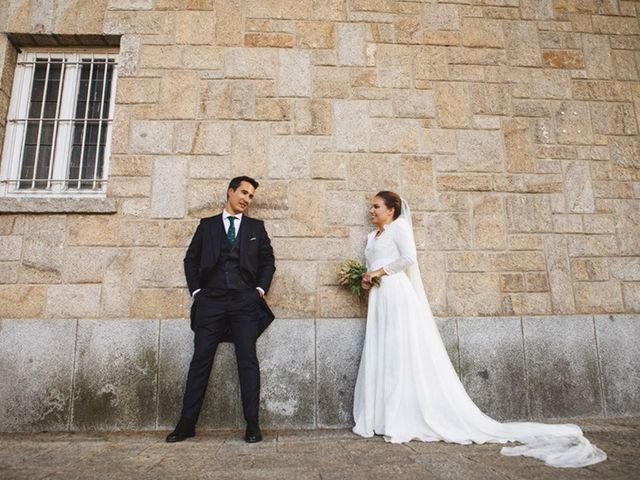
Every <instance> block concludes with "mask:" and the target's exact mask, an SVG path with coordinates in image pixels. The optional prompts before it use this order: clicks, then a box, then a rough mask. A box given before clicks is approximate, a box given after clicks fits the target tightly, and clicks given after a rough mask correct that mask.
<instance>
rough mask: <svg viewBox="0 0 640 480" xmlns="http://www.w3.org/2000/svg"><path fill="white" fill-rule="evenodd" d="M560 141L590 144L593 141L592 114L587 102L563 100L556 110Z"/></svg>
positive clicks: (557, 133)
mask: <svg viewBox="0 0 640 480" xmlns="http://www.w3.org/2000/svg"><path fill="white" fill-rule="evenodd" d="M555 121H556V135H557V138H558V142H559V143H565V144H576V143H579V144H590V143H592V142H593V133H592V131H591V115H590V113H589V107H588V105H587V104H586V103H576V102H573V103H569V102H563V103H562V104H560V106H559V108H558V109H557V110H556V112H555Z"/></svg>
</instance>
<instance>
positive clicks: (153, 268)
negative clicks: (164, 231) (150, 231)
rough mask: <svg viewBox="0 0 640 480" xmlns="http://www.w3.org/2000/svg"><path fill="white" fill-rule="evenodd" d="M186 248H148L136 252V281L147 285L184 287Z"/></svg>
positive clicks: (134, 264)
mask: <svg viewBox="0 0 640 480" xmlns="http://www.w3.org/2000/svg"><path fill="white" fill-rule="evenodd" d="M184 254H185V249H184V248H153V249H151V248H148V249H140V250H138V251H137V252H136V255H135V258H134V261H133V275H134V281H135V282H136V284H137V285H144V286H145V287H184V286H185V277H184V266H183V259H184Z"/></svg>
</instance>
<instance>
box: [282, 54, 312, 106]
mask: <svg viewBox="0 0 640 480" xmlns="http://www.w3.org/2000/svg"><path fill="white" fill-rule="evenodd" d="M310 94H311V57H310V55H309V53H308V52H304V51H301V52H298V51H290V50H280V51H279V52H278V95H279V96H281V97H308V96H309V95H310Z"/></svg>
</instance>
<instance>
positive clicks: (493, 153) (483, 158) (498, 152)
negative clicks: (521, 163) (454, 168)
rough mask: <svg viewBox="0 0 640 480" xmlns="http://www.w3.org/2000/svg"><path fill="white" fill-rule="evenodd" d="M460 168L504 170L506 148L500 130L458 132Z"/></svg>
mask: <svg viewBox="0 0 640 480" xmlns="http://www.w3.org/2000/svg"><path fill="white" fill-rule="evenodd" d="M457 144H458V160H459V162H458V168H459V169H460V170H463V171H470V172H496V171H502V170H503V168H504V167H503V165H504V159H505V148H504V142H503V138H502V135H501V134H500V133H498V132H490V131H480V130H470V131H462V130H459V131H458V132H457Z"/></svg>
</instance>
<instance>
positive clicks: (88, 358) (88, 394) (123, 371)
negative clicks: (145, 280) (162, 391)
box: [71, 320, 158, 430]
mask: <svg viewBox="0 0 640 480" xmlns="http://www.w3.org/2000/svg"><path fill="white" fill-rule="evenodd" d="M157 375H158V321H156V320H147V321H143V320H120V321H117V322H105V321H103V320H95V321H93V320H82V321H80V322H79V323H78V336H77V346H76V360H75V372H74V392H73V418H72V420H71V427H72V428H73V429H75V430H128V429H133V428H138V429H139V428H142V429H147V430H149V429H154V428H155V427H156V399H157V395H158V384H157Z"/></svg>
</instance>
